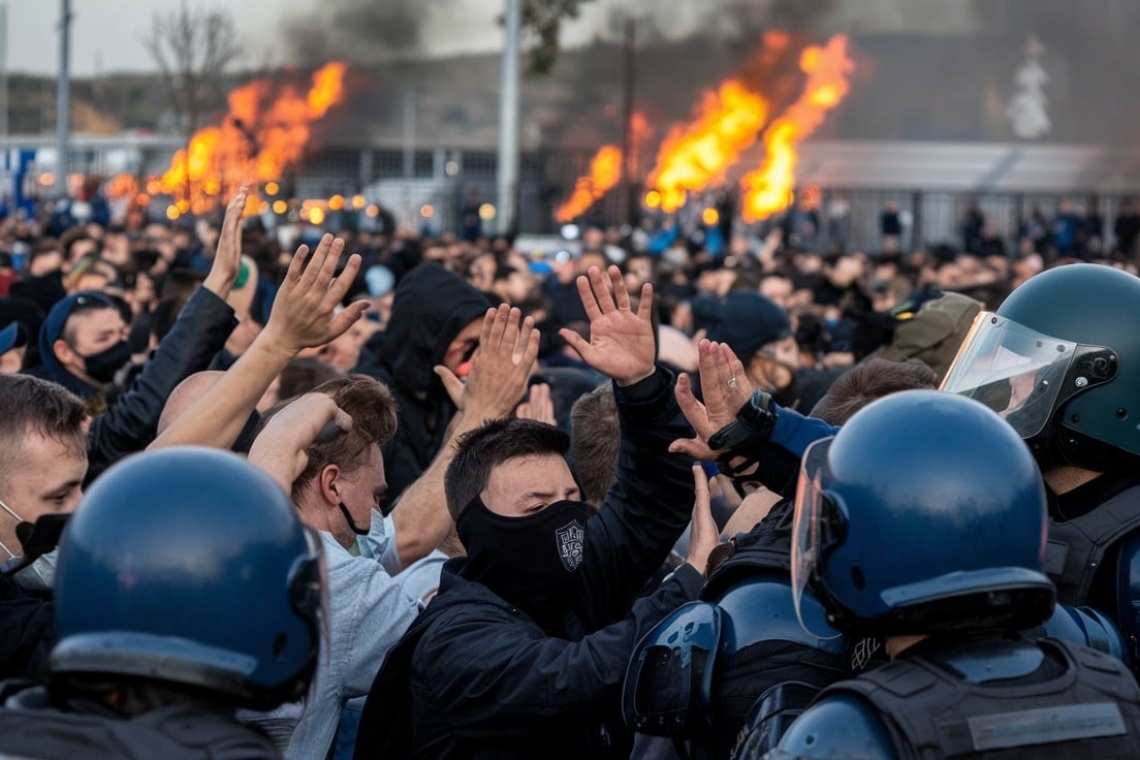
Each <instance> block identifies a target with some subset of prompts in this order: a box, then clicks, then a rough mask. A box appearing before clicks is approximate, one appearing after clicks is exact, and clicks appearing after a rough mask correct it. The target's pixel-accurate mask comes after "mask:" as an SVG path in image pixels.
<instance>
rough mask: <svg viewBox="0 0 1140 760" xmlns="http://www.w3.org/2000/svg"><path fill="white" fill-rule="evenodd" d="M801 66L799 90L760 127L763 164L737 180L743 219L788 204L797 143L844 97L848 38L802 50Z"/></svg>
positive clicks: (848, 62)
mask: <svg viewBox="0 0 1140 760" xmlns="http://www.w3.org/2000/svg"><path fill="white" fill-rule="evenodd" d="M800 68H801V69H802V70H803V71H804V73H806V74H807V75H808V79H807V84H806V85H805V87H804V92H803V94H802V95H801V96H800V98H799V99H798V100H797V101H796V102H795V103H793V104H792V105H791V106H790V107H789V108H788V110H787V111H786V112H784V114H783V115H782V116H781V117H780V118H779V119H777V120H776V121H774V122H772V124H771V125H770V126H769V127H768V129H767V130H765V132H764V145H765V147H766V148H767V155H766V156H765V158H764V163H763V164H762V165H761V166H760V168H759V169H757V170H756V171H753V172H751V173H749V174H748V175H747V176H745V177H744V179H743V180H742V183H741V184H742V186H743V187H744V201H743V204H742V205H743V208H742V215H743V216H744V220H745V221H747V222H755V221H757V220H759V219H763V218H765V217H768V216H770V215H772V214H774V213H776V212H777V211H781V210H783V209H785V208H787V207H788V206H789V205H791V201H792V189H793V188H794V187H795V169H796V162H797V161H798V160H799V156H798V154H797V153H796V145H797V144H799V142H800V141H801V140H803V139H804V138H806V137H808V136H809V135H811V134H812V133H813V132H814V131H815V130H816V129H818V128H819V125H820V124H822V123H823V120H824V117H825V116H826V115H827V112H828V111H829V110H831V109H832V108H835V106H837V105H839V103H840V102H842V101H843V98H845V97H846V96H847V92H848V90H849V88H850V85H849V83H848V75H849V74H850V73H851V72H852V71H853V70H854V68H855V65H854V63H852V62H851V59H850V58H848V57H847V38H846V37H844V36H843V35H836V36H835V37H832V38H831V39H830V40H829V41H828V43H827V45H826V46H824V47H822V48H821V47H817V46H812V47H808V48H805V49H804V51H803V53H802V54H801V55H800Z"/></svg>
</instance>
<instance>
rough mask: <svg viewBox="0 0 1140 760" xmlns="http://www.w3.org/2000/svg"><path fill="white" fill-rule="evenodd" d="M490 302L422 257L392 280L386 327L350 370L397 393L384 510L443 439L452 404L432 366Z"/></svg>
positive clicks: (387, 448) (387, 451) (386, 451)
mask: <svg viewBox="0 0 1140 760" xmlns="http://www.w3.org/2000/svg"><path fill="white" fill-rule="evenodd" d="M490 307H491V301H490V300H489V299H488V298H487V296H485V295H484V294H483V293H481V292H480V291H479V290H478V289H476V288H475V287H474V286H472V285H470V284H469V283H468V282H466V281H465V280H463V279H461V278H460V277H459V276H457V275H455V274H452V273H451V272H449V271H447V270H446V269H444V268H443V267H441V266H439V265H437V264H421V265H420V266H418V267H416V268H415V269H413V270H412V271H411V272H409V273H408V274H407V276H405V277H404V278H403V279H402V280H401V281H400V284H399V285H398V286H397V287H396V296H395V300H394V301H393V303H392V318H391V320H389V322H388V329H387V331H386V332H385V333H382V334H377V335H375V336H373V338H372V339H371V340H369V341H368V343H366V344H365V346H364V349H363V350H362V351H361V357H360V363H359V364H358V365H357V367H356V369H355V370H354V371H356V372H362V373H364V374H367V375H371V376H373V377H375V378H377V379H378V380H380V381H381V382H383V383H385V384H386V385H387V386H388V387H389V388H390V389H391V391H392V394H393V395H394V396H395V398H396V406H397V412H398V418H399V425H398V427H397V429H396V434H395V435H394V436H393V437H392V439H391V440H389V441H388V443H387V444H385V445H384V447H383V453H384V472H385V475H386V476H387V480H388V493H387V495H386V496H385V497H384V502H383V503H382V504H381V507H382V508H383V509H384V511H385V512H387V511H388V510H389V508H390V507H391V505H392V504H393V503H394V501H395V499H396V497H398V496H399V495H400V494H401V493H402V492H403V491H404V489H405V488H407V487H408V486H409V485H410V484H411V483H412V482H414V481H415V480H416V478H418V477H419V476H420V475H421V474H422V473H423V471H424V470H426V469H427V468H428V465H430V464H431V461H432V459H434V458H435V455H436V454H437V453H438V452H439V449H440V447H441V446H442V445H443V443H444V441H443V436H444V433H445V432H446V431H447V425H448V423H449V422H451V418H452V417H453V416H454V415H455V405H454V404H452V403H451V400H450V399H449V398H448V396H447V391H446V390H444V387H443V383H441V382H440V380H439V378H438V377H436V375H435V372H433V371H432V368H433V367H434V366H436V365H437V364H441V363H443V358H444V356H445V355H446V354H447V347H448V346H449V345H450V344H451V341H452V340H454V339H455V336H456V335H458V334H459V333H460V332H461V331H462V330H463V328H464V327H466V326H467V325H469V324H471V323H472V322H474V321H475V320H478V319H481V318H482V317H483V314H484V313H486V311H487V309H488V308H490Z"/></svg>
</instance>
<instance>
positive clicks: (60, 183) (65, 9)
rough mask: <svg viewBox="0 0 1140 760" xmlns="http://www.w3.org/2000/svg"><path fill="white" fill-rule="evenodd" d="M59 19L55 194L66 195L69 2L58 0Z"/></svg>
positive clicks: (69, 77)
mask: <svg viewBox="0 0 1140 760" xmlns="http://www.w3.org/2000/svg"><path fill="white" fill-rule="evenodd" d="M59 6H60V17H59V86H58V88H57V92H58V95H59V99H58V101H57V103H56V109H55V113H56V116H55V129H56V151H57V153H58V154H59V158H58V159H57V163H58V165H57V167H56V178H55V194H56V196H58V197H60V198H62V197H64V196H66V195H67V168H68V167H67V162H68V155H67V153H68V131H69V129H70V127H71V125H70V121H71V74H70V71H69V69H70V64H71V0H60V2H59Z"/></svg>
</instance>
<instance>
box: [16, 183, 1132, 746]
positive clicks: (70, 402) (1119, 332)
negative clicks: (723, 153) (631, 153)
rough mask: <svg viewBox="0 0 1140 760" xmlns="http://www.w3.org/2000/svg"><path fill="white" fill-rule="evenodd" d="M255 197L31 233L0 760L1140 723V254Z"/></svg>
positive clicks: (984, 737) (774, 740)
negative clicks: (319, 215) (344, 225)
mask: <svg viewBox="0 0 1140 760" xmlns="http://www.w3.org/2000/svg"><path fill="white" fill-rule="evenodd" d="M253 192H255V189H254V188H251V187H248V186H246V187H242V188H241V189H240V190H239V191H238V192H237V193H236V194H235V196H234V197H233V198H232V199H231V200H230V202H229V204H228V206H227V207H226V208H225V209H224V215H223V216H221V217H220V218H219V219H216V220H210V219H202V220H199V221H198V222H197V223H195V224H194V225H191V226H186V225H177V224H157V223H152V222H148V220H147V219H146V218H145V217H143V216H142V215H141V214H138V213H131V214H129V215H128V216H127V217H126V219H125V220H124V222H123V223H122V224H111V225H101V224H95V223H82V222H81V221H79V220H75V219H70V218H68V219H63V218H61V217H60V216H59V215H54V216H53V215H45V216H44V217H43V218H37V219H32V220H21V219H16V218H10V219H7V220H5V221H3V222H0V249H7V253H0V265H2V266H0V441H2V443H3V450H4V452H5V453H4V456H3V457H2V458H0V510H2V511H0V549H3V550H4V552H5V558H6V562H4V564H3V566H2V572H0V754H4V755H5V756H9V755H10V756H14V757H28V758H64V757H66V758H68V760H73V758H75V757H85V758H86V757H92V758H102V757H107V758H111V757H116V758H118V757H128V758H143V757H146V758H153V757H170V758H182V757H186V758H235V759H249V760H253V759H255V758H279V757H285V758H297V759H299V760H309V759H312V758H352V757H355V758H358V759H361V760H363V759H365V758H402V757H416V758H522V757H527V758H530V757H567V758H570V757H574V758H578V757H588V756H592V757H621V758H630V757H637V758H662V759H665V758H709V759H713V758H725V759H727V758H761V757H767V758H775V759H777V760H779V759H781V758H825V757H844V758H854V757H859V758H909V757H916V758H917V757H923V758H933V757H962V758H968V757H977V758H982V757H986V758H991V757H992V758H997V757H1002V758H1006V757H1008V758H1030V757H1078V756H1080V757H1090V756H1091V757H1106V758H1107V757H1121V758H1123V757H1136V756H1138V755H1140V687H1138V686H1137V683H1136V680H1135V675H1134V674H1135V673H1137V672H1140V659H1137V658H1138V657H1140V653H1138V652H1137V651H1136V649H1135V646H1136V645H1135V642H1136V640H1137V638H1138V637H1140V617H1137V614H1136V609H1137V608H1138V607H1140V605H1138V604H1137V602H1138V601H1140V600H1138V599H1136V597H1135V593H1136V592H1135V591H1134V590H1133V581H1132V579H1133V578H1134V577H1135V576H1136V573H1137V572H1140V468H1138V467H1137V465H1138V464H1140V426H1138V425H1137V424H1136V421H1135V415H1137V414H1140V408H1138V406H1137V400H1140V317H1135V316H1133V314H1134V313H1136V310H1135V308H1134V304H1136V303H1140V277H1137V276H1136V273H1135V271H1134V265H1133V263H1132V262H1131V261H1129V260H1127V259H1126V258H1119V260H1116V261H1110V260H1107V259H1106V260H1103V261H1100V262H1098V263H1088V262H1086V261H1079V260H1075V259H1081V258H1086V257H1082V256H1075V257H1074V256H1070V255H1069V254H1071V253H1072V251H1068V253H1062V254H1059V255H1053V253H1048V254H1047V255H1046V254H1044V253H1043V252H1040V251H1036V250H1033V248H1034V246H1033V245H1032V241H1031V243H1030V244H1029V245H1028V249H1027V250H1024V251H1019V252H1014V253H1013V254H1009V253H1007V252H1006V251H1004V250H994V249H992V248H990V247H986V246H985V245H983V244H979V245H977V246H973V247H972V246H971V245H970V244H969V242H970V240H971V239H972V238H969V237H968V236H967V241H966V242H967V245H966V246H964V248H963V250H953V249H950V248H948V247H945V246H943V247H938V248H932V249H930V250H926V249H920V250H914V251H901V250H898V245H897V242H898V241H897V239H896V240H895V242H894V243H893V244H890V245H887V246H885V250H881V251H846V250H841V249H829V250H824V251H817V250H812V249H810V248H805V247H802V246H800V245H799V242H800V241H799V239H798V238H797V235H796V232H795V229H793V228H792V227H789V226H788V225H770V226H769V227H767V228H765V229H764V230H763V231H762V233H761V234H751V232H750V231H748V230H743V229H741V228H733V227H732V226H731V225H727V226H726V227H724V232H725V234H724V235H723V238H724V239H723V241H722V242H723V245H718V247H717V248H716V250H710V249H709V247H708V246H705V245H703V244H702V242H701V240H699V239H696V238H693V237H692V236H683V235H677V234H674V235H672V236H666V237H665V238H662V237H660V236H656V237H654V236H652V235H645V234H640V235H639V234H637V233H638V231H637V230H621V229H616V228H615V229H595V228H591V229H587V230H585V231H584V232H583V233H582V235H581V238H580V239H579V240H576V241H573V243H572V244H568V245H567V246H566V248H565V250H563V251H562V252H561V255H557V256H555V255H542V254H535V253H527V252H524V251H522V250H520V249H519V248H518V247H516V245H515V241H513V240H512V239H511V238H510V237H509V236H504V237H488V236H483V235H482V234H481V230H477V231H476V234H460V235H451V234H442V235H439V236H436V237H423V236H420V235H415V234H411V233H405V232H403V231H398V230H394V229H385V230H383V231H382V232H380V233H363V232H354V231H351V230H347V231H342V232H341V235H342V236H341V237H337V236H336V235H333V234H325V233H324V232H323V231H322V230H318V229H315V228H312V227H290V228H284V229H278V230H266V229H264V228H263V227H262V226H261V225H260V223H259V221H258V219H257V218H256V217H252V218H249V219H243V218H242V211H243V209H244V208H245V207H246V200H247V197H248V195H249V194H251V193H253ZM888 214H894V215H895V216H896V217H897V214H898V210H897V209H890V208H888V209H887V211H886V212H884V220H883V229H884V235H885V236H887V235H888V233H889V234H890V235H891V236H893V237H895V238H897V234H898V231H899V229H900V228H901V225H900V224H899V223H898V219H897V218H896V219H894V220H893V221H892V220H887V219H886V215H888ZM978 214H979V215H980V214H981V212H978ZM888 221H890V223H889V224H888ZM968 221H969V222H970V223H971V224H972V225H974V226H975V227H978V229H977V230H976V231H977V232H978V234H979V235H981V236H982V238H984V235H983V234H982V232H983V231H984V229H985V224H984V218H982V219H981V220H979V219H976V218H974V219H971V220H968ZM979 225H980V226H979ZM970 229H971V230H973V227H971V228H970ZM1082 229H1084V228H1083V227H1082ZM1138 229H1140V227H1138ZM462 232H468V231H466V230H464V231H462ZM1055 234H1060V233H1055ZM1074 234H1076V233H1074ZM1117 234H1118V237H1119V234H1120V233H1119V231H1118V233H1117ZM1087 239H1088V238H1087V237H1086V238H1082V240H1087ZM662 240H664V242H663V243H662ZM983 242H984V241H983ZM1049 250H1050V251H1053V252H1055V251H1056V250H1060V249H1059V248H1058V249H1054V248H1050V249H1049ZM16 251H21V252H26V255H23V254H21V255H20V256H18V257H13V256H12V255H11V254H12V253H15V252H16ZM1089 258H1093V257H1089ZM17 263H18V264H19V266H15V264H17Z"/></svg>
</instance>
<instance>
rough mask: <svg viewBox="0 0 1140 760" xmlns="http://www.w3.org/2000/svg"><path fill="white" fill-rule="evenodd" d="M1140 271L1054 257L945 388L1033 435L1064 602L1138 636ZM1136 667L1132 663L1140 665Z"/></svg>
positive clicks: (977, 330)
mask: <svg viewBox="0 0 1140 760" xmlns="http://www.w3.org/2000/svg"><path fill="white" fill-rule="evenodd" d="M1138 303H1140V278H1137V277H1135V276H1133V275H1130V274H1127V273H1126V272H1123V271H1120V270H1117V269H1112V268H1111V267H1106V266H1100V265H1096V264H1074V265H1071V266H1064V267H1059V268H1057V269H1051V270H1049V271H1047V272H1043V273H1042V274H1039V275H1037V276H1036V277H1033V278H1031V279H1030V280H1028V281H1027V282H1025V283H1024V284H1023V285H1021V286H1020V287H1018V288H1017V289H1016V290H1014V291H1013V293H1012V294H1010V296H1009V297H1008V298H1007V299H1006V300H1005V302H1004V303H1002V305H1001V306H1000V307H999V308H998V310H997V312H996V313H994V314H985V313H983V314H981V315H979V316H978V318H977V320H976V321H975V324H974V329H973V330H972V331H971V333H970V335H969V337H968V338H967V340H966V342H965V344H964V345H963V347H962V349H961V350H960V351H959V353H958V357H957V358H956V359H955V361H954V364H953V365H952V366H951V368H950V371H949V373H948V374H947V377H946V379H945V381H944V382H943V385H942V389H943V390H946V391H951V392H955V393H961V394H963V395H967V396H970V397H972V398H976V399H978V400H979V401H981V402H982V403H984V404H986V405H987V406H989V407H990V408H992V409H994V410H995V411H997V412H998V413H999V414H1001V415H1002V416H1003V417H1004V418H1005V419H1006V421H1007V422H1009V423H1010V424H1011V425H1013V427H1014V428H1015V429H1016V430H1017V432H1018V433H1019V434H1020V435H1021V437H1022V438H1023V439H1024V440H1025V441H1026V442H1027V443H1028V444H1029V446H1030V448H1031V449H1032V450H1033V455H1034V457H1035V458H1036V460H1037V462H1038V464H1039V465H1040V467H1041V471H1042V475H1043V477H1044V479H1045V485H1046V487H1047V488H1048V491H1049V518H1050V522H1049V543H1048V546H1047V554H1046V561H1045V567H1046V570H1047V572H1048V573H1049V576H1050V577H1051V578H1052V579H1053V581H1054V583H1055V584H1056V585H1057V598H1058V601H1060V602H1061V603H1063V604H1071V605H1085V604H1087V605H1089V606H1091V607H1094V608H1096V609H1099V610H1101V611H1102V612H1104V613H1106V614H1107V615H1108V616H1109V617H1110V618H1112V619H1113V620H1114V621H1115V622H1116V624H1117V625H1118V626H1119V627H1120V630H1121V632H1122V633H1123V634H1124V636H1125V639H1126V640H1127V641H1128V642H1129V645H1130V648H1131V651H1130V654H1131V657H1132V660H1133V662H1134V663H1137V662H1140V660H1138V659H1137V654H1138V653H1140V652H1138V650H1137V642H1138V641H1140V604H1137V602H1138V601H1140V588H1138V587H1137V586H1136V585H1135V584H1134V582H1133V581H1132V578H1134V577H1140V427H1138V426H1137V422H1138V417H1140V312H1138V311H1137V309H1136V304H1138ZM1134 672H1136V671H1135V670H1134Z"/></svg>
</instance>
